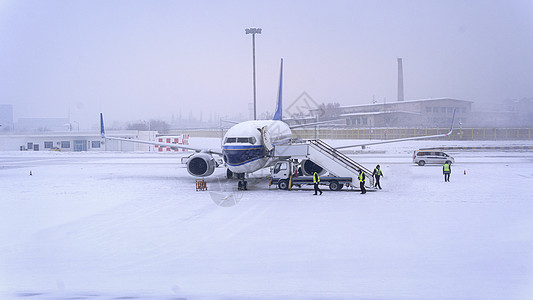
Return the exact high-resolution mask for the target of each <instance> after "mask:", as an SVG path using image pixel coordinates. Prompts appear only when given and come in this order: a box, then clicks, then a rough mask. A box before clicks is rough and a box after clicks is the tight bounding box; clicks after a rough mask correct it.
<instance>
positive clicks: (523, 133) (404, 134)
mask: <svg viewBox="0 0 533 300" xmlns="http://www.w3.org/2000/svg"><path fill="white" fill-rule="evenodd" d="M449 130H450V129H449V128H352V129H341V128H336V129H331V128H320V129H317V130H315V129H293V130H292V133H293V136H294V137H295V138H300V139H314V138H319V139H351V140H358V139H362V140H389V139H400V138H409V137H418V136H425V135H437V134H443V133H447V132H448V131H449ZM531 131H532V128H455V129H454V130H453V132H452V134H451V135H450V136H448V137H442V138H438V139H440V140H465V141H469V140H476V141H479V140H531V139H532V132H531ZM172 133H179V134H184V133H187V134H189V135H190V136H191V137H216V138H221V137H222V136H223V135H224V134H225V133H226V131H222V130H220V129H212V130H211V129H196V130H176V131H173V132H172Z"/></svg>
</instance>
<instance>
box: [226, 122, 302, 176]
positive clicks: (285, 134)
mask: <svg viewBox="0 0 533 300" xmlns="http://www.w3.org/2000/svg"><path fill="white" fill-rule="evenodd" d="M265 126H266V128H265ZM263 128H265V130H264V132H265V137H263V136H262V134H261V129H263ZM264 138H265V139H267V143H271V144H272V145H274V146H276V145H280V144H285V143H288V142H290V140H291V139H292V132H291V129H290V128H289V126H288V125H287V124H286V123H285V122H283V121H276V120H260V121H245V122H242V123H239V124H236V125H235V126H233V127H231V128H230V129H229V130H228V132H226V134H225V135H224V139H223V141H222V154H223V158H224V162H225V163H226V165H227V166H228V169H230V171H232V172H233V173H252V172H255V171H257V170H260V169H262V168H265V167H269V166H271V165H273V163H274V162H275V161H276V160H275V159H274V158H273V157H271V156H270V155H268V154H269V151H268V150H267V147H265V143H264V141H263V140H264Z"/></svg>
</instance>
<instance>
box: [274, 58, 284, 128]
mask: <svg viewBox="0 0 533 300" xmlns="http://www.w3.org/2000/svg"><path fill="white" fill-rule="evenodd" d="M282 87H283V58H282V59H281V68H280V71H279V90H278V103H277V104H276V112H275V113H274V119H273V120H278V121H281V120H282V118H283V115H282V111H283V105H282V99H281V98H282V90H283V89H282Z"/></svg>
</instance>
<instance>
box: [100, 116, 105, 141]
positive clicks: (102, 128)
mask: <svg viewBox="0 0 533 300" xmlns="http://www.w3.org/2000/svg"><path fill="white" fill-rule="evenodd" d="M100 134H101V135H102V138H104V139H105V129H104V115H103V114H102V113H100Z"/></svg>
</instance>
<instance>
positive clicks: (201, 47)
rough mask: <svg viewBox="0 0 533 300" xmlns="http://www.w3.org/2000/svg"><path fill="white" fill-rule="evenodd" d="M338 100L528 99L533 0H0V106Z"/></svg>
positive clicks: (170, 106)
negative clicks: (400, 83) (400, 76)
mask: <svg viewBox="0 0 533 300" xmlns="http://www.w3.org/2000/svg"><path fill="white" fill-rule="evenodd" d="M247 27H260V28H262V30H263V31H262V34H260V35H257V36H256V65H257V101H258V114H259V113H262V112H265V111H270V112H272V111H273V110H274V108H275V99H276V95H277V85H278V77H279V64H280V59H281V58H284V103H285V105H286V106H288V105H289V104H290V103H291V102H292V101H293V100H294V99H296V98H297V97H298V96H299V95H300V94H301V93H302V92H304V91H305V92H307V93H308V94H309V95H310V96H311V97H312V98H313V99H314V100H316V101H317V102H319V103H321V102H339V103H340V104H341V105H351V104H367V103H371V102H372V99H373V98H374V99H375V100H376V101H378V102H383V101H384V99H386V101H387V102H391V101H396V98H397V61H396V59H397V58H398V57H401V58H403V68H404V83H405V99H406V100H410V99H423V98H433V97H452V98H457V99H463V100H471V101H474V102H475V108H479V107H480V106H481V105H480V104H483V103H486V102H488V101H500V100H505V99H510V98H523V97H533V1H531V0H522V1H518V0H502V1H481V0H479V1H450V0H446V1H426V0H424V1H153V0H152V1H131V0H127V1H108V0H106V1H95V0H91V1H50V0H35V1H25V0H2V1H0V104H13V106H14V115H15V116H14V117H15V121H16V119H18V118H29V117H36V118H37V117H67V116H68V113H69V111H70V116H71V119H72V120H74V121H77V122H79V123H80V124H81V125H82V127H88V126H90V125H92V124H97V122H98V113H99V112H104V115H105V116H106V119H107V120H110V121H112V120H139V119H141V120H142V119H151V118H162V119H166V120H170V118H171V117H172V115H175V116H178V115H179V114H180V112H181V114H182V115H183V116H184V117H186V116H188V115H189V114H190V113H191V112H192V113H193V114H194V115H195V116H197V117H198V116H199V113H198V112H199V111H200V110H203V111H204V112H203V118H204V119H207V118H208V116H209V115H210V114H213V113H215V112H218V113H219V114H221V115H233V114H236V113H242V114H244V115H247V114H248V103H250V102H252V101H253V92H252V91H253V90H252V42H251V36H250V35H246V34H245V28H247Z"/></svg>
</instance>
